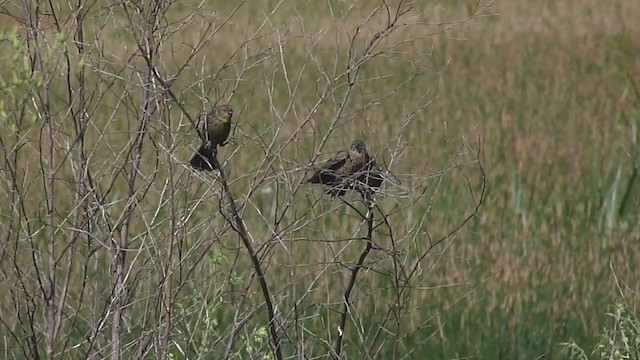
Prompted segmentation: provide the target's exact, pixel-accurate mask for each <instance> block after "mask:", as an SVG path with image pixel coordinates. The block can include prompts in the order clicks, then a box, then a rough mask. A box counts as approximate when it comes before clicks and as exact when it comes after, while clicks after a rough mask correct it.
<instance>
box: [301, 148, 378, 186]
mask: <svg viewBox="0 0 640 360" xmlns="http://www.w3.org/2000/svg"><path fill="white" fill-rule="evenodd" d="M366 164H369V153H367V148H366V146H365V144H364V141H362V140H360V139H357V140H355V141H354V142H353V143H352V144H351V147H349V148H348V149H345V150H342V151H340V152H338V153H337V154H336V156H335V157H334V158H333V159H331V160H329V161H327V162H325V163H324V164H322V165H321V166H320V168H319V169H318V170H316V171H315V172H314V173H313V175H311V177H310V178H309V179H308V180H307V182H308V183H312V184H322V185H326V186H328V187H329V188H328V189H327V190H326V193H327V194H331V197H336V196H342V195H344V194H345V193H346V191H347V190H348V189H352V188H353V186H354V185H353V181H354V180H355V179H356V178H354V174H356V176H362V173H361V170H362V169H363V168H364V166H365V165H366ZM364 180H367V178H365V179H364Z"/></svg>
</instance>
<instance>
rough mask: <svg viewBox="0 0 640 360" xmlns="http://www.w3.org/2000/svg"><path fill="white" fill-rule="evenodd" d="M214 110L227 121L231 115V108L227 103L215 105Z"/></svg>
mask: <svg viewBox="0 0 640 360" xmlns="http://www.w3.org/2000/svg"><path fill="white" fill-rule="evenodd" d="M215 112H216V113H217V114H218V115H219V116H221V117H222V118H223V119H225V120H227V121H229V120H231V116H233V108H232V107H231V105H229V104H223V105H218V106H216V108H215Z"/></svg>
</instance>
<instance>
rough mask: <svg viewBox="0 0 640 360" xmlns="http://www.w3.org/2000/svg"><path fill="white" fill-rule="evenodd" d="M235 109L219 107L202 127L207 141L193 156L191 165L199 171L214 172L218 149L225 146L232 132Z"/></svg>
mask: <svg viewBox="0 0 640 360" xmlns="http://www.w3.org/2000/svg"><path fill="white" fill-rule="evenodd" d="M232 116H233V108H232V107H231V106H230V105H227V104H224V105H218V106H215V107H214V108H213V110H211V112H210V113H209V114H207V116H206V120H205V121H204V123H203V126H202V133H203V134H205V137H206V141H205V142H204V143H203V144H202V145H200V148H198V151H197V152H196V153H195V154H193V157H191V161H189V163H190V164H191V166H193V167H194V168H195V169H197V170H204V171H212V170H213V169H214V165H213V164H214V161H213V159H214V156H216V152H217V147H218V146H225V145H226V141H227V138H228V137H229V132H230V131H231V117H232Z"/></svg>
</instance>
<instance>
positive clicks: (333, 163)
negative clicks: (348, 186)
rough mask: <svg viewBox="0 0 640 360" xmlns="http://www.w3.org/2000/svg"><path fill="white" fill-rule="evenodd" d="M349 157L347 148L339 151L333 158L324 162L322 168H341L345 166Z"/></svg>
mask: <svg viewBox="0 0 640 360" xmlns="http://www.w3.org/2000/svg"><path fill="white" fill-rule="evenodd" d="M348 158H349V152H348V151H347V150H342V151H340V152H338V153H337V154H336V156H335V157H334V158H333V159H331V160H329V161H327V162H326V163H324V164H323V165H322V168H323V169H325V170H334V171H336V170H339V169H340V168H342V167H343V166H344V164H345V162H346V161H347V159H348Z"/></svg>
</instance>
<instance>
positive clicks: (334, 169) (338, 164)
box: [307, 150, 349, 185]
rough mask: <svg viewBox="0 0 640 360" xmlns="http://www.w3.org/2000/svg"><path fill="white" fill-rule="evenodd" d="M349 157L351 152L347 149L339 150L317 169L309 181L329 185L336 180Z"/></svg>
mask: <svg viewBox="0 0 640 360" xmlns="http://www.w3.org/2000/svg"><path fill="white" fill-rule="evenodd" d="M348 158H349V153H348V152H347V151H346V150H342V151H340V152H338V153H337V154H336V156H335V157H334V158H333V159H331V160H329V161H326V162H324V163H323V164H322V165H320V167H319V169H317V170H316V171H315V172H314V173H313V175H311V177H310V178H309V180H307V181H308V182H310V183H316V184H317V183H321V184H327V185H328V184H331V183H333V182H335V181H336V177H337V176H338V175H339V173H340V170H341V169H343V168H344V166H345V163H346V161H347V159H348Z"/></svg>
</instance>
